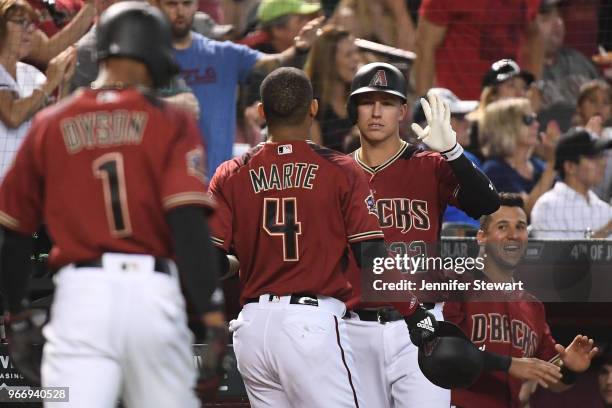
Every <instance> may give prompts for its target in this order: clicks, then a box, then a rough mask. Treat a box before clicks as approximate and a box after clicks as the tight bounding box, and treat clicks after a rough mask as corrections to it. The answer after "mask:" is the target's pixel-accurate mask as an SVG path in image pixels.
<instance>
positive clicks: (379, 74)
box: [370, 69, 389, 87]
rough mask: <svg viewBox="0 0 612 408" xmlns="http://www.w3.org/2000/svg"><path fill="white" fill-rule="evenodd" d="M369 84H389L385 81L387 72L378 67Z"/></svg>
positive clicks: (385, 85) (384, 85)
mask: <svg viewBox="0 0 612 408" xmlns="http://www.w3.org/2000/svg"><path fill="white" fill-rule="evenodd" d="M370 86H383V87H387V86H389V85H388V83H387V74H386V73H385V71H384V70H382V69H379V70H378V71H376V73H375V74H374V76H373V77H372V80H371V81H370Z"/></svg>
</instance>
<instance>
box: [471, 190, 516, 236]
mask: <svg viewBox="0 0 612 408" xmlns="http://www.w3.org/2000/svg"><path fill="white" fill-rule="evenodd" d="M499 206H500V207H518V208H520V209H522V210H523V211H524V210H525V202H524V201H523V197H521V195H520V194H518V193H500V194H499ZM491 215H492V214H487V215H483V216H482V217H480V229H481V230H483V231H486V230H487V227H488V226H489V221H491Z"/></svg>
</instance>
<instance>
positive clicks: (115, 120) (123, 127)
mask: <svg viewBox="0 0 612 408" xmlns="http://www.w3.org/2000/svg"><path fill="white" fill-rule="evenodd" d="M148 119H149V115H148V114H147V113H146V112H138V111H127V110H125V109H120V110H114V111H112V112H105V111H97V112H88V113H83V114H81V115H76V116H74V117H69V118H66V119H64V120H62V122H61V125H60V128H61V131H62V137H63V139H64V144H65V145H66V149H67V150H68V153H70V154H75V153H78V152H80V151H81V150H83V149H94V148H100V147H101V148H105V147H111V146H119V145H138V144H140V143H141V142H142V137H143V135H144V131H145V128H146V125H147V122H148Z"/></svg>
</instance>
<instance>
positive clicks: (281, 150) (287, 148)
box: [278, 144, 293, 156]
mask: <svg viewBox="0 0 612 408" xmlns="http://www.w3.org/2000/svg"><path fill="white" fill-rule="evenodd" d="M291 153H293V146H291V145H290V144H286V145H280V146H278V155H279V156H282V155H283V154H291Z"/></svg>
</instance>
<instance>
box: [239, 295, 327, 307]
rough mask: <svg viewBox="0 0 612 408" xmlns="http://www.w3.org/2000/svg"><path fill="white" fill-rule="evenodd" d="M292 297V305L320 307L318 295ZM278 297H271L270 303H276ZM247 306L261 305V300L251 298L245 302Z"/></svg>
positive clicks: (290, 301)
mask: <svg viewBox="0 0 612 408" xmlns="http://www.w3.org/2000/svg"><path fill="white" fill-rule="evenodd" d="M287 296H291V299H290V300H289V303H290V304H292V305H305V306H319V299H318V298H317V295H311V294H308V293H294V294H293V295H287ZM275 297H276V295H269V297H268V302H274V298H275ZM244 303H245V304H247V303H259V298H250V299H247V300H245V302H244Z"/></svg>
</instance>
